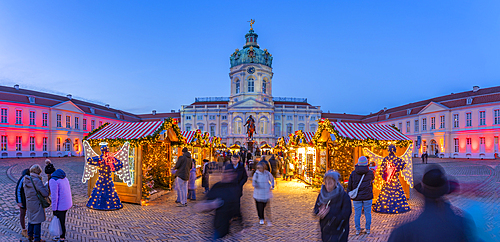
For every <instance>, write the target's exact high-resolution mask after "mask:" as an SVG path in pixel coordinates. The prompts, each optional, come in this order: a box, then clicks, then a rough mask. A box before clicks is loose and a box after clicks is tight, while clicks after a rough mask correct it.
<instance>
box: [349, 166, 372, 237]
mask: <svg viewBox="0 0 500 242" xmlns="http://www.w3.org/2000/svg"><path fill="white" fill-rule="evenodd" d="M374 179H375V176H374V174H373V171H371V170H370V169H368V159H367V158H366V157H365V156H361V157H359V159H358V164H356V166H355V168H354V171H352V172H351V175H350V176H349V183H348V184H347V192H348V193H349V192H350V191H353V190H355V189H358V190H357V195H356V196H355V197H354V198H353V197H351V199H352V204H353V206H354V225H355V227H356V235H359V234H360V233H361V222H360V220H361V213H362V211H364V214H365V219H366V224H365V228H366V233H367V234H370V226H371V223H372V199H373V180H374Z"/></svg>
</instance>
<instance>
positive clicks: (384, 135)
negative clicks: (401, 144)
mask: <svg viewBox="0 0 500 242" xmlns="http://www.w3.org/2000/svg"><path fill="white" fill-rule="evenodd" d="M332 125H333V126H334V127H335V130H337V131H338V132H339V135H340V136H342V137H345V138H350V139H356V140H365V139H368V138H371V139H375V140H410V139H409V138H408V137H406V136H405V135H403V134H402V133H400V132H398V131H397V130H396V129H394V128H393V127H391V126H389V125H381V124H362V123H344V122H332Z"/></svg>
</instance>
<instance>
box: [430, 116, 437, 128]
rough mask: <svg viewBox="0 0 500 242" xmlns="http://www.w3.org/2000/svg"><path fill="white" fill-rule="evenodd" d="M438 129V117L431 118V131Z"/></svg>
mask: <svg viewBox="0 0 500 242" xmlns="http://www.w3.org/2000/svg"><path fill="white" fill-rule="evenodd" d="M433 129H436V117H431V130H433Z"/></svg>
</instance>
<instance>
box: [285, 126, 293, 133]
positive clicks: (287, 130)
mask: <svg viewBox="0 0 500 242" xmlns="http://www.w3.org/2000/svg"><path fill="white" fill-rule="evenodd" d="M292 129H293V125H292V124H287V125H286V134H287V135H289V134H291V133H292V132H293V131H292Z"/></svg>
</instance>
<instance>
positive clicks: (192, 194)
mask: <svg viewBox="0 0 500 242" xmlns="http://www.w3.org/2000/svg"><path fill="white" fill-rule="evenodd" d="M187 198H188V199H189V200H192V201H195V200H196V161H195V160H194V159H193V162H192V165H191V171H189V184H188V197H187Z"/></svg>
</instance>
